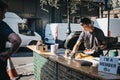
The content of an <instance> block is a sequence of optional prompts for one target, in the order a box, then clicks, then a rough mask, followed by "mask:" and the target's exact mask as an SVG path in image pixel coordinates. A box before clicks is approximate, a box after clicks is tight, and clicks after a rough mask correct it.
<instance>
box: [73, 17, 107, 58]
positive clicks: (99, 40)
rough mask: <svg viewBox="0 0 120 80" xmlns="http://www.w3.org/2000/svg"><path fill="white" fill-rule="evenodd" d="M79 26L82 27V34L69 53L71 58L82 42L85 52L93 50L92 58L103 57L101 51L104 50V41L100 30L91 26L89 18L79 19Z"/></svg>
mask: <svg viewBox="0 0 120 80" xmlns="http://www.w3.org/2000/svg"><path fill="white" fill-rule="evenodd" d="M81 26H82V27H83V29H84V30H83V31H82V33H81V34H80V35H79V38H78V40H77V42H76V44H75V45H74V47H73V50H72V52H71V57H72V56H73V55H74V54H75V52H76V51H77V50H78V48H79V46H80V44H81V43H82V42H83V43H84V46H85V49H86V50H94V51H95V52H94V53H93V54H91V55H92V56H94V57H99V56H100V55H103V51H102V50H103V49H104V48H106V40H105V36H104V33H103V31H102V30H101V29H99V28H96V27H94V26H93V24H92V21H91V20H90V19H89V18H83V19H81Z"/></svg>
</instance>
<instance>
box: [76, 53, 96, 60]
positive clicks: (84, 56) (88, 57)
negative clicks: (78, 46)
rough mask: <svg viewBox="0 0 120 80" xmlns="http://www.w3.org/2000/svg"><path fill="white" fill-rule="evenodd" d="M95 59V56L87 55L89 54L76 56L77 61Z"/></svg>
mask: <svg viewBox="0 0 120 80" xmlns="http://www.w3.org/2000/svg"><path fill="white" fill-rule="evenodd" d="M86 58H87V59H94V57H93V56H90V55H87V54H84V53H77V54H76V55H75V59H86Z"/></svg>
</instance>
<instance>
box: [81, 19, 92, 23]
mask: <svg viewBox="0 0 120 80" xmlns="http://www.w3.org/2000/svg"><path fill="white" fill-rule="evenodd" d="M80 22H81V23H82V24H91V20H90V19H89V18H82V19H81V21H80Z"/></svg>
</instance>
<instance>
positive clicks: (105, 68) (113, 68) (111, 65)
mask: <svg viewBox="0 0 120 80" xmlns="http://www.w3.org/2000/svg"><path fill="white" fill-rule="evenodd" d="M118 61H119V60H118V58H113V57H106V56H100V63H99V65H98V71H102V72H107V73H112V74H117V69H118Z"/></svg>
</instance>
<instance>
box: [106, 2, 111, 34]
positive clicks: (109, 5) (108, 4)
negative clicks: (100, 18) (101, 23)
mask: <svg viewBox="0 0 120 80" xmlns="http://www.w3.org/2000/svg"><path fill="white" fill-rule="evenodd" d="M107 6H108V7H107V8H108V36H110V30H109V27H110V10H111V0H109V1H108V2H107Z"/></svg>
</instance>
